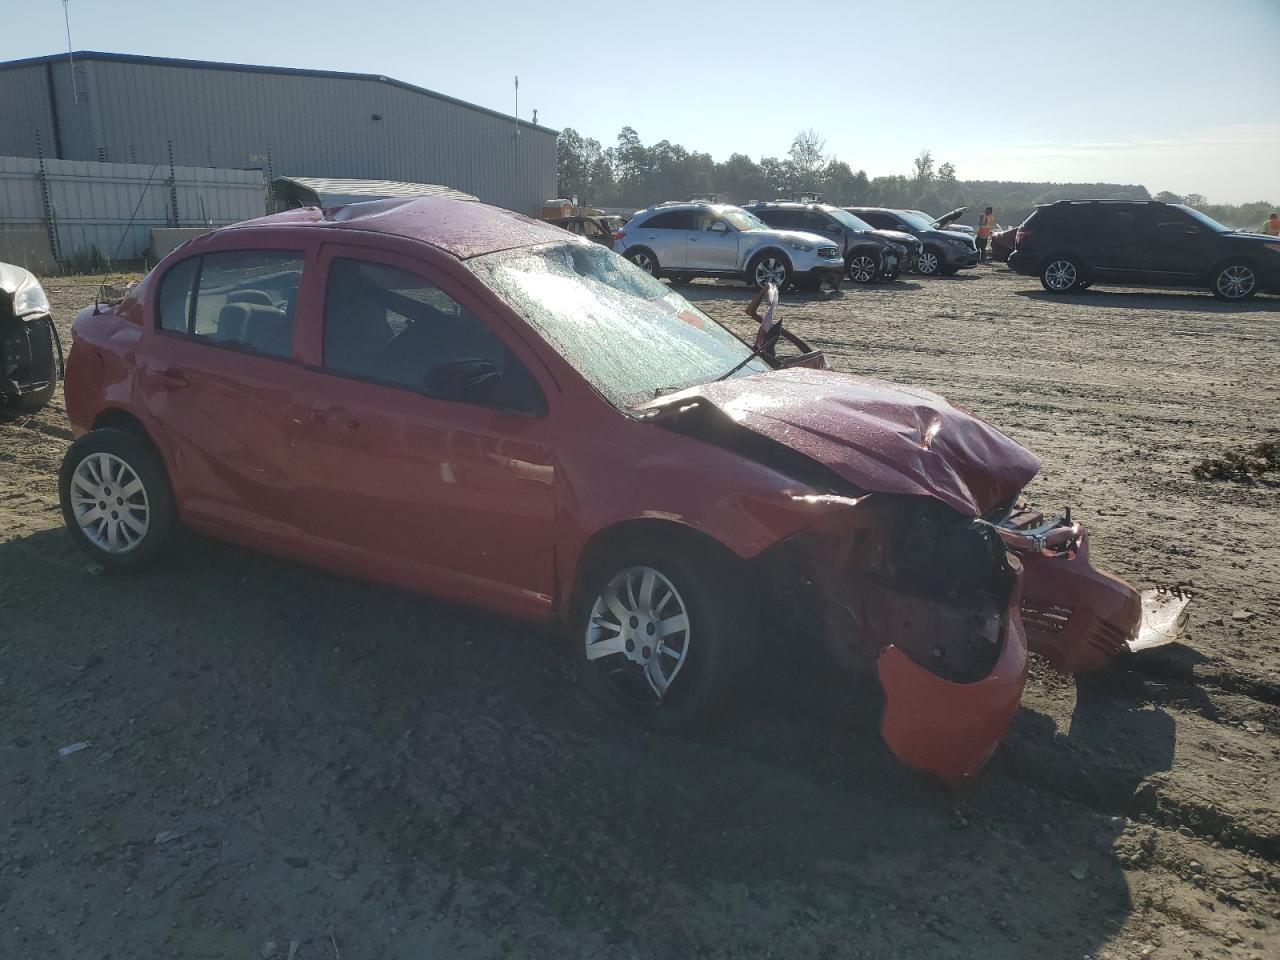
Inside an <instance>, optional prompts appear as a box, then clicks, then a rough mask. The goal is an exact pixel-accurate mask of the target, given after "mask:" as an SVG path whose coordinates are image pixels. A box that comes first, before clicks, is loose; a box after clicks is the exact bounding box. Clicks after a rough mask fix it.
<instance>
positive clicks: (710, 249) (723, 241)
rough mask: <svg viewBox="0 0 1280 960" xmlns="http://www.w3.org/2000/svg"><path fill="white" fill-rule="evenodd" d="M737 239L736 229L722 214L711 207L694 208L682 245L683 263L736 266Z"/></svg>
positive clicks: (699, 266)
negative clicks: (690, 228) (684, 244)
mask: <svg viewBox="0 0 1280 960" xmlns="http://www.w3.org/2000/svg"><path fill="white" fill-rule="evenodd" d="M738 239H739V234H738V231H737V230H735V229H733V227H731V226H729V224H728V223H727V222H726V221H725V220H724V219H723V218H721V217H718V216H717V215H716V214H715V213H714V212H713V211H711V210H700V211H698V212H697V213H696V214H695V215H694V218H693V229H692V230H691V231H689V240H688V246H686V247H685V266H687V267H693V268H695V269H698V270H714V271H724V272H729V271H733V270H736V269H737V268H738Z"/></svg>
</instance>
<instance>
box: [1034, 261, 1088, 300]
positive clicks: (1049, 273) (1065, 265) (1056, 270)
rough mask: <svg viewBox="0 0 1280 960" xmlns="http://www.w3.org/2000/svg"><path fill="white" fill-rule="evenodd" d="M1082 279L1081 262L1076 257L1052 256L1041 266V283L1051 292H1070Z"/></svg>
mask: <svg viewBox="0 0 1280 960" xmlns="http://www.w3.org/2000/svg"><path fill="white" fill-rule="evenodd" d="M1081 279H1083V278H1082V277H1081V270H1080V263H1079V261H1078V260H1076V259H1075V258H1074V257H1068V256H1056V257H1050V258H1049V259H1047V260H1046V261H1045V263H1044V266H1043V267H1041V268H1040V285H1041V286H1043V287H1044V288H1045V289H1046V290H1048V291H1049V292H1050V293H1069V292H1070V291H1072V290H1074V289H1075V288H1076V285H1077V284H1079V283H1080V281H1081Z"/></svg>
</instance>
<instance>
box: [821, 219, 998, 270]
mask: <svg viewBox="0 0 1280 960" xmlns="http://www.w3.org/2000/svg"><path fill="white" fill-rule="evenodd" d="M845 209H846V210H848V211H849V212H850V213H852V214H853V215H854V216H855V217H859V218H861V219H863V220H865V221H867V223H869V224H871V225H872V226H873V227H878V228H880V229H881V230H903V231H905V232H907V233H909V234H911V235H912V236H914V237H915V238H916V239H918V240H919V241H920V242H921V243H922V244H923V245H924V250H922V251H921V253H920V259H919V260H917V261H916V272H917V273H922V274H924V275H925V276H931V275H940V276H944V277H949V276H951V275H952V274H953V273H955V272H956V271H958V270H965V269H968V268H969V267H976V266H977V265H978V246H977V244H975V243H974V242H973V237H970V236H968V235H967V234H963V233H957V232H956V231H954V230H939V229H937V228H936V227H934V225H933V222H932V221H931V220H927V219H925V218H924V217H923V216H921V215H920V214H918V213H913V212H911V211H910V210H890V209H889V208H887V207H845Z"/></svg>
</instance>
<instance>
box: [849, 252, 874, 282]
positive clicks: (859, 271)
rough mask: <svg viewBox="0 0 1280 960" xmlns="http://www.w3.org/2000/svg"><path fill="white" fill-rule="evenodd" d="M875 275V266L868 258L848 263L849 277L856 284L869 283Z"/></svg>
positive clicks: (856, 258)
mask: <svg viewBox="0 0 1280 960" xmlns="http://www.w3.org/2000/svg"><path fill="white" fill-rule="evenodd" d="M875 275H876V265H875V263H874V262H873V261H872V259H871V258H870V257H868V256H861V257H854V258H853V259H852V260H850V261H849V276H850V278H851V279H853V280H855V281H856V282H858V283H869V282H870V281H871V280H872V279H873V278H874V277H875Z"/></svg>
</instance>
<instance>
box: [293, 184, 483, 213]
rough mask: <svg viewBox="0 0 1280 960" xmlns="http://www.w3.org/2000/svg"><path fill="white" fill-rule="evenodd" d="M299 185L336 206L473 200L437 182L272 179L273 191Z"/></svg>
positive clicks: (321, 203) (321, 201)
mask: <svg viewBox="0 0 1280 960" xmlns="http://www.w3.org/2000/svg"><path fill="white" fill-rule="evenodd" d="M288 187H295V188H300V190H301V192H303V193H304V195H305V196H307V197H308V198H310V197H314V201H315V203H316V204H317V205H318V206H321V207H336V206H339V205H340V204H344V203H358V202H360V201H363V200H386V199H389V198H391V197H448V198H449V199H451V200H475V199H477V198H476V197H473V196H472V195H471V194H469V193H463V192H462V191H461V190H455V189H453V187H446V186H442V185H440V184H438V183H407V182H405V181H403V180H337V179H332V178H329V177H276V178H275V179H274V180H272V181H271V190H272V192H273V193H280V192H282V189H281V188H288Z"/></svg>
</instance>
